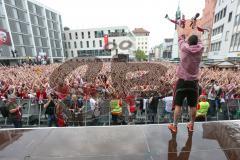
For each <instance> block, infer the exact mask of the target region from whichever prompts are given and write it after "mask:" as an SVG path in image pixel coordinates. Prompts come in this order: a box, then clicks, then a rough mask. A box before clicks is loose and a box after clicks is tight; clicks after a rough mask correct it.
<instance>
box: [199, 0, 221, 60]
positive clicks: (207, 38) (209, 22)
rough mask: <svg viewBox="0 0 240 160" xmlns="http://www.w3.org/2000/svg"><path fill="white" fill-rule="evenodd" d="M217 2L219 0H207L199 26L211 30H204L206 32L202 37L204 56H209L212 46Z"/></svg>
mask: <svg viewBox="0 0 240 160" xmlns="http://www.w3.org/2000/svg"><path fill="white" fill-rule="evenodd" d="M216 3H217V0H205V7H204V9H203V15H202V18H201V20H200V22H199V26H201V27H203V28H207V29H208V30H209V32H204V34H203V35H202V37H201V40H202V43H203V45H204V52H203V58H207V56H208V52H209V51H210V48H211V35H212V27H213V21H214V16H215V8H216Z"/></svg>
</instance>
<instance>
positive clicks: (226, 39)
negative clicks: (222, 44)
mask: <svg viewBox="0 0 240 160" xmlns="http://www.w3.org/2000/svg"><path fill="white" fill-rule="evenodd" d="M228 36H229V31H227V32H226V35H225V41H228Z"/></svg>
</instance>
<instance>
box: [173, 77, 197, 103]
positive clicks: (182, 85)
mask: <svg viewBox="0 0 240 160" xmlns="http://www.w3.org/2000/svg"><path fill="white" fill-rule="evenodd" d="M198 92H199V86H198V81H197V80H195V81H185V80H183V79H179V80H178V81H177V83H176V87H175V91H174V105H178V106H182V105H183V101H184V99H185V98H187V104H188V106H190V107H196V106H197V103H198V96H199V93H198Z"/></svg>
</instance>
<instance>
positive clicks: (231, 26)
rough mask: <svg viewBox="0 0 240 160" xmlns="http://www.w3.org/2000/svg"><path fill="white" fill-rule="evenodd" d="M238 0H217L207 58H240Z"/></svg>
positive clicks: (239, 11)
mask: <svg viewBox="0 0 240 160" xmlns="http://www.w3.org/2000/svg"><path fill="white" fill-rule="evenodd" d="M239 5H240V0H225V1H223V0H218V1H217V4H216V9H215V16H214V24H213V30H212V37H211V50H210V53H209V55H208V59H210V60H213V61H219V60H229V59H230V60H240V40H239V38H240V7H239Z"/></svg>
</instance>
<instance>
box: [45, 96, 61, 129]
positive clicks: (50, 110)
mask: <svg viewBox="0 0 240 160" xmlns="http://www.w3.org/2000/svg"><path fill="white" fill-rule="evenodd" d="M56 106H57V97H56V96H55V95H54V94H53V93H51V94H50V95H48V102H47V103H46V104H44V106H43V107H44V108H45V109H46V111H45V114H47V116H48V127H52V125H53V123H54V124H55V126H56V127H58V125H57V118H56V115H55V113H56Z"/></svg>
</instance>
